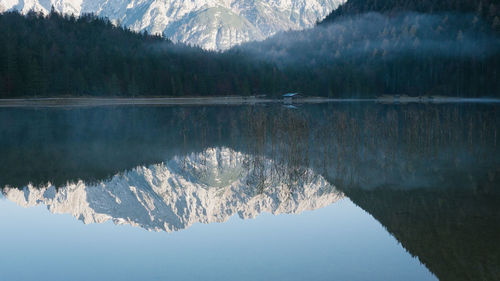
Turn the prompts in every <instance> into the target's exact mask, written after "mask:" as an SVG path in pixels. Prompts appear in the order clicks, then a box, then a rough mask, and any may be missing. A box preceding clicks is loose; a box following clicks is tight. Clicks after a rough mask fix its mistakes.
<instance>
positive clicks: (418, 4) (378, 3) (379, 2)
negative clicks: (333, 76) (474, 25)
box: [321, 0, 500, 31]
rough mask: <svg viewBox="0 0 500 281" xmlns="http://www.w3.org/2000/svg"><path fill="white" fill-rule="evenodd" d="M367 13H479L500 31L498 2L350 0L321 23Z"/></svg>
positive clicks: (471, 0) (491, 0) (486, 0)
mask: <svg viewBox="0 0 500 281" xmlns="http://www.w3.org/2000/svg"><path fill="white" fill-rule="evenodd" d="M367 12H379V13H384V14H394V13H398V12H418V13H426V14H434V13H442V12H461V13H477V14H478V15H481V16H482V17H483V18H484V19H485V20H486V21H487V22H489V23H490V25H491V26H492V27H493V28H494V29H496V30H497V31H498V30H500V18H499V15H500V5H499V2H498V1H496V0H481V1H478V0H444V1H434V0H348V1H347V2H345V3H344V4H342V5H340V6H339V7H338V8H337V9H335V10H334V11H333V12H332V13H330V14H329V15H328V16H327V17H326V18H325V19H324V20H323V21H322V22H321V23H329V22H332V21H334V20H335V19H336V18H338V17H341V16H350V15H356V14H362V13H367Z"/></svg>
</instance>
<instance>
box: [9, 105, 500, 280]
mask: <svg viewBox="0 0 500 281" xmlns="http://www.w3.org/2000/svg"><path fill="white" fill-rule="evenodd" d="M499 127H500V114H499V111H498V106H496V105H487V104H483V105H473V104H469V105H465V104H460V105H453V104H451V105H416V104H414V105H380V104H351V105H341V104H330V105H307V106H302V107H301V108H300V109H298V110H289V109H286V108H281V107H274V106H272V107H264V106H263V107H118V108H88V109H85V108H81V109H71V110H60V109H37V110H31V109H6V110H2V111H1V112H0V154H1V155H2V157H1V159H0V169H1V172H2V173H1V174H2V178H1V179H0V184H1V186H3V189H2V191H3V194H4V196H5V197H6V198H7V199H9V200H12V201H14V202H16V203H17V204H19V205H22V206H32V205H36V204H44V205H47V207H48V208H49V210H50V211H52V212H54V213H71V214H72V215H73V216H75V217H77V218H78V219H80V220H83V221H84V222H85V223H91V222H103V221H106V220H113V221H114V222H115V223H118V224H121V223H129V224H132V225H138V226H141V227H143V228H145V229H153V230H166V231H173V230H180V229H183V228H186V227H188V226H190V225H192V224H193V223H195V222H202V223H210V222H222V221H225V220H227V219H228V218H229V217H230V216H231V215H233V214H238V215H239V216H240V217H242V218H252V217H255V216H256V215H258V214H259V213H261V212H270V213H273V214H279V213H299V212H302V211H303V210H312V209H316V208H321V207H324V206H327V205H329V204H332V203H334V202H336V201H337V200H339V199H341V198H342V197H344V196H346V197H348V198H350V200H352V201H353V202H354V203H355V204H357V205H358V206H360V207H361V208H363V209H364V210H365V211H367V212H368V213H369V214H371V215H372V216H373V217H374V218H375V219H377V220H378V221H379V222H380V223H381V224H382V225H383V226H384V227H385V228H386V229H387V231H388V232H389V233H390V234H391V235H393V236H394V237H395V238H396V239H397V240H398V241H399V242H400V243H401V244H402V245H403V247H405V249H406V250H408V251H409V252H410V253H411V254H412V255H415V256H417V257H418V258H419V260H420V261H421V262H422V263H423V264H425V266H426V267H427V268H428V269H429V270H430V271H432V272H433V273H434V274H435V275H436V276H437V277H438V278H439V279H441V280H500V238H499V237H500V190H499V186H500V185H499V179H500V153H499V149H498V137H497V135H498V132H499Z"/></svg>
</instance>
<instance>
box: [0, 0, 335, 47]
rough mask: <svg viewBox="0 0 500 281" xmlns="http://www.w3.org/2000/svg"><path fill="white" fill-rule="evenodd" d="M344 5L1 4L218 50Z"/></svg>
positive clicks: (196, 0)
mask: <svg viewBox="0 0 500 281" xmlns="http://www.w3.org/2000/svg"><path fill="white" fill-rule="evenodd" d="M343 1H345V0H273V1H263V0H257V1H253V0H228V1H225V0H193V1H184V0H173V1H165V0H116V1H110V0H46V1H43V0H24V1H20V0H0V11H1V10H2V6H3V7H4V9H7V10H19V11H21V12H22V13H27V12H29V11H30V10H34V11H38V12H42V13H44V14H48V13H49V11H50V10H51V7H54V9H55V10H56V11H57V12H61V13H64V14H74V15H80V14H82V13H94V14H96V15H98V16H102V17H107V18H109V19H110V20H112V21H114V22H116V23H121V24H123V25H125V26H127V27H129V28H131V29H132V30H134V31H148V32H150V33H153V34H157V33H159V34H163V35H165V36H166V37H167V38H171V39H173V40H174V41H180V42H184V43H187V44H192V45H198V46H201V47H202V48H205V49H212V50H215V49H217V50H223V49H228V48H230V47H231V46H234V45H237V44H240V43H242V42H246V41H252V40H262V39H264V38H266V37H269V36H271V35H273V34H274V33H276V32H278V31H281V30H288V29H303V28H306V27H311V26H313V25H314V24H315V22H316V21H317V20H321V19H322V18H324V17H325V16H326V15H327V14H328V13H330V12H331V11H332V10H333V9H334V8H336V7H337V6H338V5H339V4H341V3H343Z"/></svg>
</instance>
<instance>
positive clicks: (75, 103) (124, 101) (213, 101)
mask: <svg viewBox="0 0 500 281" xmlns="http://www.w3.org/2000/svg"><path fill="white" fill-rule="evenodd" d="M355 102H373V103H384V104H407V103H434V104H436V103H500V99H499V98H459V97H438V98H433V99H421V98H418V97H401V98H397V99H394V98H388V97H378V98H372V99H355V98H352V99H339V98H322V97H308V98H300V99H297V100H293V101H291V102H290V101H288V102H287V101H284V100H283V99H281V98H277V99H276V98H275V99H272V98H257V97H243V96H231V97H182V98H173V97H164V98H163V97H151V98H149V97H145V98H94V97H84V98H77V97H70V98H14V99H0V108H1V107H94V106H126V105H145V106H154V105H159V106H161V105H166V106H168V105H200V106H203V105H253V104H266V103H272V104H284V105H294V104H295V105H299V104H317V103H355Z"/></svg>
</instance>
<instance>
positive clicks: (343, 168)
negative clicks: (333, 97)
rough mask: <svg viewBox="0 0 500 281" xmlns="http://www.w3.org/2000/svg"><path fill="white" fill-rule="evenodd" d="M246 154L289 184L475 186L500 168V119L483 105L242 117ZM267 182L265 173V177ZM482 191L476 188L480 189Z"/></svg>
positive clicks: (326, 110) (337, 108)
mask: <svg viewBox="0 0 500 281" xmlns="http://www.w3.org/2000/svg"><path fill="white" fill-rule="evenodd" d="M242 115H243V116H244V118H242V119H243V120H245V122H246V124H247V125H246V126H243V128H246V132H245V133H244V137H243V138H242V142H243V143H245V145H246V146H245V150H247V151H248V152H249V154H250V155H254V156H256V157H255V159H252V162H251V163H250V164H251V165H252V167H255V168H256V171H259V169H258V167H257V166H258V165H259V162H260V160H259V157H260V156H261V155H267V156H268V157H269V158H271V159H273V161H274V163H276V164H279V165H277V166H279V167H287V169H286V170H283V169H281V170H280V171H276V175H278V176H279V177H281V178H283V179H287V182H289V183H290V184H291V185H293V183H294V182H296V181H298V180H300V179H301V177H303V176H304V175H305V174H306V173H305V172H304V168H305V167H313V168H314V169H316V170H317V171H320V172H321V173H323V175H325V176H327V177H328V178H330V179H331V180H332V181H333V182H334V183H335V184H337V185H339V186H343V187H346V186H351V185H357V186H363V187H365V188H368V187H376V186H387V185H389V186H395V185H399V184H401V183H404V184H405V185H407V186H413V187H422V186H432V185H436V184H439V185H442V184H452V183H455V182H468V183H470V184H474V182H477V181H480V180H482V179H486V178H487V174H495V173H496V172H495V171H496V169H497V167H498V160H497V159H498V157H496V156H498V148H497V144H496V143H497V140H496V139H497V136H496V134H497V133H496V132H497V130H498V124H499V119H500V118H499V115H498V113H497V112H496V110H495V108H494V107H488V106H483V107H479V108H477V107H476V106H470V105H469V106H463V105H462V106H446V105H442V106H437V105H436V106H420V105H419V106H404V107H394V106H391V105H386V106H382V105H380V106H376V105H373V106H370V105H367V106H362V107H359V106H341V105H338V106H323V107H321V106H318V107H316V108H314V107H313V108H312V110H299V111H290V110H286V109H284V110H276V111H270V110H266V109H261V108H257V109H255V108H251V109H249V110H247V111H245V112H243V113H242ZM261 176H264V173H261ZM476 185H477V183H476Z"/></svg>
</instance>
